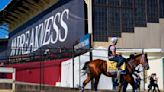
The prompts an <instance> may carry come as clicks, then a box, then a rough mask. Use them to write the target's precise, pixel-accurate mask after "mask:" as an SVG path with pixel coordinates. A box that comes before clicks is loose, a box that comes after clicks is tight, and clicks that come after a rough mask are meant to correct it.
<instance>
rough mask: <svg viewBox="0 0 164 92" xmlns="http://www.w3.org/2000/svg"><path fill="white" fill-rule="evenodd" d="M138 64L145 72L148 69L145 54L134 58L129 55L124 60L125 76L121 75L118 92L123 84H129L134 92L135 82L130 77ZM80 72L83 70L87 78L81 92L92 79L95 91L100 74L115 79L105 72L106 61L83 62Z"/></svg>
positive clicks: (110, 73) (124, 91)
mask: <svg viewBox="0 0 164 92" xmlns="http://www.w3.org/2000/svg"><path fill="white" fill-rule="evenodd" d="M139 64H141V65H142V66H143V68H144V69H145V70H148V69H149V64H148V57H147V54H144V53H142V54H138V55H134V56H133V55H131V56H130V57H129V58H127V59H126V61H125V65H126V70H125V71H126V74H124V75H122V78H123V80H124V82H121V83H120V85H119V89H118V91H119V92H121V89H122V87H123V86H124V85H123V84H125V83H130V84H131V86H132V91H133V92H135V81H134V78H133V77H132V74H133V72H134V71H135V67H136V66H138V65H139ZM82 70H85V71H86V74H87V78H86V79H85V80H84V82H83V86H82V90H81V91H82V92H83V91H84V87H85V86H86V85H87V83H89V82H90V80H93V79H95V83H94V90H95V91H97V86H98V82H99V79H100V75H101V74H104V75H106V76H107V77H116V74H113V73H112V72H107V61H105V60H102V59H95V60H92V61H87V62H85V64H84V66H83V68H82ZM123 92H126V86H125V87H124V88H123Z"/></svg>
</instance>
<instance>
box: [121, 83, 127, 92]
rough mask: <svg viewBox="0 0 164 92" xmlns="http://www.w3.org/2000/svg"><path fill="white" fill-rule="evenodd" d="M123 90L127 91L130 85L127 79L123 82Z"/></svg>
mask: <svg viewBox="0 0 164 92" xmlns="http://www.w3.org/2000/svg"><path fill="white" fill-rule="evenodd" d="M122 86H123V87H122V92H126V88H127V86H128V83H127V82H126V81H124V82H123V85H122Z"/></svg>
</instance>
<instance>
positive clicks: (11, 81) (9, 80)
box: [0, 67, 16, 92]
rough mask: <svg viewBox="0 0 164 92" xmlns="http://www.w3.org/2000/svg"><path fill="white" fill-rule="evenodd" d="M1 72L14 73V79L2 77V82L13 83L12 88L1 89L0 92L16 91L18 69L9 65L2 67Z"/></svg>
mask: <svg viewBox="0 0 164 92" xmlns="http://www.w3.org/2000/svg"><path fill="white" fill-rule="evenodd" d="M0 73H12V79H4V78H3V79H0V83H1V84H3V83H4V84H5V83H9V84H12V89H11V90H6V89H0V92H15V74H16V70H15V69H14V68H9V67H0Z"/></svg>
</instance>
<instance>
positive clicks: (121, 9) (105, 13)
mask: <svg viewBox="0 0 164 92" xmlns="http://www.w3.org/2000/svg"><path fill="white" fill-rule="evenodd" d="M92 11H93V12H92V15H93V18H92V19H93V39H94V42H95V43H94V46H95V47H97V46H100V45H102V44H103V46H105V47H106V46H108V44H109V43H108V42H109V40H110V37H119V38H120V40H119V43H118V44H119V45H118V46H119V47H120V48H164V36H163V35H162V34H164V27H163V25H164V19H163V18H164V1H163V0H92Z"/></svg>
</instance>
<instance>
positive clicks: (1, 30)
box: [0, 0, 11, 38]
mask: <svg viewBox="0 0 164 92" xmlns="http://www.w3.org/2000/svg"><path fill="white" fill-rule="evenodd" d="M10 1H11V0H0V11H1V10H3V9H4V8H5V6H6V5H7V4H8V3H9V2H10ZM7 30H8V28H7V27H5V26H2V25H0V38H7V37H8V31H7Z"/></svg>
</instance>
